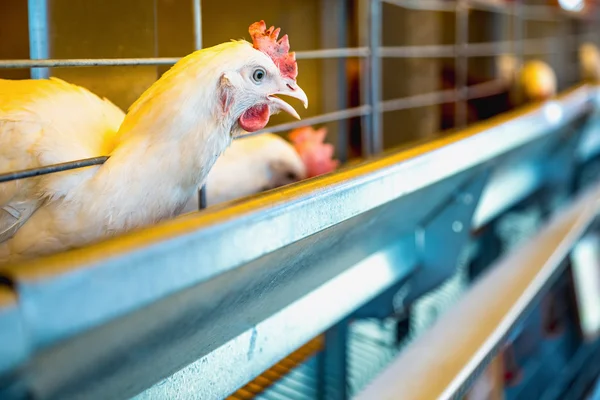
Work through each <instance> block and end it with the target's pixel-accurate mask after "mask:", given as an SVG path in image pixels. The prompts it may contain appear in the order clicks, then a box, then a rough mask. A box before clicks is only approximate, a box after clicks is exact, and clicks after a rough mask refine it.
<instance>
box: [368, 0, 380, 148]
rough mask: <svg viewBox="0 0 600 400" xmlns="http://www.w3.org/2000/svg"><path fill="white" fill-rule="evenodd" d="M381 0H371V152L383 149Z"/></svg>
mask: <svg viewBox="0 0 600 400" xmlns="http://www.w3.org/2000/svg"><path fill="white" fill-rule="evenodd" d="M381 9H382V4H381V0H371V4H370V11H371V14H370V18H369V47H370V48H371V55H370V57H369V58H370V64H371V69H370V74H371V78H370V82H371V96H370V97H371V106H372V114H371V124H372V128H371V135H372V137H371V150H370V151H371V154H377V153H380V152H382V151H383V123H382V118H383V116H382V113H381V109H380V103H381V81H382V76H381V75H382V68H381V57H380V55H379V48H380V47H381V45H382V43H381V25H382V23H383V18H382V14H381Z"/></svg>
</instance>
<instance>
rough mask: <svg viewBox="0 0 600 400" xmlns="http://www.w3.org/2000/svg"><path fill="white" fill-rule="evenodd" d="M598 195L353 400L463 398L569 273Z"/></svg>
mask: <svg viewBox="0 0 600 400" xmlns="http://www.w3.org/2000/svg"><path fill="white" fill-rule="evenodd" d="M599 198H600V186H595V187H594V188H592V189H590V190H589V191H588V192H586V193H585V194H583V195H581V196H580V197H579V198H578V199H577V200H576V201H574V202H573V204H570V205H569V206H568V208H567V209H565V210H562V212H561V213H559V214H558V215H557V216H555V217H554V218H553V219H552V221H551V222H550V223H549V224H548V225H547V226H546V227H545V228H544V229H542V231H541V232H540V233H539V234H538V235H536V237H535V238H533V239H532V240H530V241H528V242H527V243H526V244H525V245H523V246H521V247H520V248H519V249H518V250H516V251H513V252H511V253H510V254H508V255H507V256H506V257H504V258H503V259H502V260H500V261H499V262H498V263H496V265H495V266H494V267H493V268H492V269H491V270H490V272H489V273H488V274H486V275H485V276H483V277H482V278H481V279H480V280H479V281H477V282H476V283H475V284H474V286H473V287H472V288H471V289H470V290H469V291H468V292H467V293H466V294H465V295H464V297H463V298H462V299H461V300H459V303H458V304H457V305H456V306H455V307H453V308H452V309H451V310H450V311H448V312H447V313H446V314H445V315H443V316H442V317H441V318H440V319H439V320H438V322H437V323H436V324H435V325H434V327H433V328H432V329H431V330H430V331H428V332H427V333H425V334H424V335H423V336H421V337H420V338H419V339H417V340H416V341H415V342H413V344H412V345H410V346H409V347H408V348H407V349H406V350H405V351H404V352H403V353H402V354H401V355H400V356H399V357H398V358H397V359H396V360H395V361H394V362H393V363H392V364H391V365H390V366H389V367H388V368H387V369H386V370H385V371H384V373H382V374H381V375H380V376H379V377H378V378H376V379H375V381H374V382H373V383H372V384H371V385H369V386H368V387H367V389H365V390H364V391H363V392H361V393H360V394H359V395H358V396H357V397H356V398H357V399H372V398H378V399H393V398H397V397H396V396H397V394H398V393H402V397H403V399H425V398H427V399H429V398H436V399H437V398H439V399H447V398H454V396H461V395H462V394H464V390H465V389H466V388H467V387H466V386H465V385H466V383H467V382H469V381H470V380H471V378H472V377H473V376H474V375H475V374H476V372H477V371H478V369H479V367H480V366H481V365H482V364H484V365H485V363H486V361H487V360H488V359H489V357H490V356H491V355H493V354H494V353H495V351H496V350H497V348H498V346H499V345H500V344H501V343H502V341H503V339H505V338H506V337H507V335H508V333H509V331H510V329H511V328H512V327H513V326H514V325H515V323H516V322H517V321H518V320H519V319H520V318H522V317H523V315H525V313H526V312H527V310H528V309H529V308H530V307H531V305H532V304H534V303H535V300H536V298H539V296H540V295H541V294H543V293H544V291H545V290H546V289H547V288H548V286H549V284H551V283H552V282H553V279H554V278H555V277H556V276H557V275H558V273H559V272H561V271H563V270H564V266H565V263H564V262H563V260H564V259H565V257H567V256H568V254H569V250H570V249H571V248H572V247H573V246H574V245H575V244H576V242H577V240H578V239H579V238H580V237H581V236H582V235H583V234H584V233H585V232H586V230H587V229H588V228H589V227H590V225H591V224H592V222H593V221H594V220H595V218H596V217H597V215H598V212H599V211H600V202H599V200H598V199H599ZM472 321H477V323H476V324H473V323H471V322H472ZM433 370H436V371H438V373H437V374H436V379H435V380H432V379H430V377H431V375H430V374H431V371H433Z"/></svg>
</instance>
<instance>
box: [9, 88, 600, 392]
mask: <svg viewBox="0 0 600 400" xmlns="http://www.w3.org/2000/svg"><path fill="white" fill-rule="evenodd" d="M594 96H596V91H595V89H593V88H589V87H586V86H584V87H581V88H578V89H576V90H573V91H571V92H569V93H567V94H565V95H562V96H561V97H560V98H559V99H558V100H557V101H556V102H554V103H549V104H545V105H538V106H534V107H530V108H528V109H523V110H518V111H515V112H513V113H511V114H509V115H506V116H500V117H497V118H495V119H493V120H490V121H488V122H486V123H482V124H480V125H478V126H474V127H472V128H469V129H467V130H464V131H461V132H457V133H455V134H453V135H449V136H446V137H444V138H441V139H436V140H433V141H430V142H427V143H424V144H422V145H420V146H418V147H414V148H410V149H407V150H404V151H400V152H396V153H392V154H389V155H387V156H385V157H380V158H378V159H374V160H372V161H369V162H365V163H363V164H360V165H358V166H355V167H352V168H346V169H344V170H342V171H340V172H338V173H336V174H332V175H328V176H324V177H321V178H318V179H312V180H308V181H305V182H302V183H300V184H296V185H292V186H288V187H286V188H282V189H280V190H277V191H274V192H268V193H265V194H262V195H259V196H255V197H254V198H252V199H248V200H246V201H235V202H231V203H228V204H224V205H221V206H216V207H214V208H211V209H207V210H206V211H205V212H204V213H201V214H191V215H187V216H184V217H182V218H180V219H176V220H174V221H170V222H167V223H164V224H161V225H159V226H156V227H153V228H150V229H147V230H144V231H142V232H135V233H129V234H126V235H124V236H122V237H119V238H115V239H111V240H108V241H106V242H103V243H99V244H97V245H94V246H90V247H87V248H82V249H79V250H74V251H70V252H66V253H63V254H57V255H55V256H51V257H45V258H42V259H39V260H35V261H32V262H28V263H24V264H21V265H13V266H8V267H5V268H3V269H0V277H1V279H0V282H10V287H7V288H12V289H11V290H10V291H11V292H12V291H14V294H15V296H16V298H18V303H17V304H14V303H8V305H7V306H6V308H0V327H2V329H3V330H5V329H6V330H9V329H13V330H17V329H26V331H27V332H28V334H27V335H26V336H23V335H21V336H9V335H6V336H8V338H9V339H8V340H6V341H3V342H0V359H3V360H13V361H11V362H10V363H7V364H5V365H4V368H5V370H4V371H7V370H13V369H14V368H16V367H17V366H18V365H20V364H21V363H20V362H19V361H21V362H22V361H23V360H27V364H26V365H22V369H19V370H15V371H17V372H15V373H16V375H15V376H14V377H13V378H12V379H11V380H10V382H11V383H12V384H13V385H14V386H10V387H2V383H1V382H2V381H1V380H0V397H1V395H2V394H3V393H6V392H2V391H1V390H5V391H7V390H16V391H17V392H18V390H21V389H23V388H25V389H27V390H29V391H31V392H32V393H34V394H35V395H36V396H38V398H52V397H58V398H68V397H69V396H70V395H72V394H73V393H78V394H79V395H83V396H85V397H86V398H90V399H93V398H106V397H125V396H133V395H135V394H137V393H140V392H141V391H142V390H144V389H146V388H148V387H149V386H151V385H152V384H154V383H156V382H158V381H160V380H161V379H165V378H167V377H168V376H170V375H172V374H173V373H175V372H176V371H178V370H180V369H182V368H184V367H185V368H184V369H183V370H181V372H179V373H177V374H175V375H173V376H171V377H170V378H168V379H167V380H166V381H164V382H162V383H161V384H158V385H156V386H153V387H152V388H151V389H149V391H147V392H145V393H144V394H142V395H141V397H140V398H149V397H152V395H153V394H154V395H165V394H166V397H169V393H171V394H172V393H173V392H171V391H174V390H176V389H177V390H190V393H191V392H192V391H194V393H196V395H199V396H201V397H202V398H206V399H211V398H222V397H223V396H225V395H227V394H228V393H230V392H231V391H233V390H235V389H236V388H237V387H239V386H242V385H243V384H245V383H246V382H247V381H248V380H250V379H251V378H253V377H254V376H256V375H258V374H259V373H260V372H262V371H263V370H264V369H266V368H268V367H269V366H270V365H272V364H273V363H274V362H275V361H276V360H278V359H279V358H281V357H283V356H285V355H286V354H288V353H289V352H290V351H292V350H293V349H295V348H297V347H299V346H300V345H301V344H302V343H304V342H306V341H307V340H309V339H310V338H312V337H314V336H315V335H316V334H318V333H320V332H322V331H323V330H324V329H326V328H327V327H329V326H331V325H332V324H334V323H335V322H336V321H337V320H339V318H342V317H343V316H344V315H345V314H347V313H348V312H350V311H352V310H353V309H355V308H356V307H357V306H358V305H359V304H360V303H364V302H366V301H368V300H369V299H370V298H372V296H374V295H376V294H377V293H380V292H381V291H382V290H384V289H386V288H389V287H390V286H391V285H392V284H394V283H397V282H399V281H401V280H403V279H408V278H409V277H413V276H416V275H414V274H415V273H418V272H419V271H425V270H423V268H424V265H429V263H433V264H431V265H432V267H431V268H433V266H434V265H439V266H438V267H436V268H434V269H432V270H427V271H428V272H427V275H428V276H429V277H433V276H435V280H436V282H437V281H439V280H440V279H442V280H443V279H445V278H446V275H447V274H448V273H451V270H452V268H450V269H448V267H447V265H448V261H447V259H446V258H444V260H436V259H435V258H434V259H431V258H430V256H431V255H433V254H434V252H432V251H430V250H428V249H429V247H423V246H435V243H436V240H438V239H434V237H430V236H429V235H430V233H427V232H431V234H433V232H436V234H437V233H440V234H442V235H444V237H443V241H444V243H446V244H448V243H454V242H452V241H453V240H457V239H459V238H464V237H467V236H465V235H467V234H468V229H462V228H461V227H463V226H471V225H472V224H473V221H472V215H474V214H475V212H476V210H478V209H479V208H485V207H487V211H486V210H485V209H484V210H483V211H478V212H480V213H481V212H483V213H484V214H485V213H493V212H497V211H498V208H494V207H492V206H491V205H489V204H488V205H486V201H484V200H483V199H482V200H481V201H479V200H478V199H479V198H480V196H481V193H482V192H484V191H485V190H483V187H484V186H485V187H487V186H495V185H501V184H502V179H503V176H506V174H504V175H503V174H500V175H497V174H492V175H491V176H490V180H489V181H487V183H485V182H486V179H485V176H488V175H490V174H489V173H488V172H487V171H489V168H491V166H492V165H494V166H495V167H494V168H493V170H497V169H498V168H499V167H500V166H501V165H504V166H507V167H510V166H515V167H519V165H520V164H519V163H518V162H517V163H516V162H515V161H516V160H527V162H537V163H540V162H545V161H544V160H549V159H554V155H553V153H552V149H553V148H556V147H559V148H562V147H564V146H561V145H560V144H561V143H563V142H564V141H565V140H566V139H567V138H569V137H570V136H571V134H570V132H571V128H570V127H571V126H572V125H573V124H575V123H577V121H579V120H580V119H581V118H585V116H586V115H587V114H588V112H589V109H590V106H591V105H592V104H593V102H592V98H593V97H594ZM549 106H550V107H551V108H552V107H558V109H559V110H560V115H559V118H556V115H554V114H552V113H548V107H549ZM515 152H517V153H519V154H518V157H517V156H515V155H514V154H515ZM540 152H541V153H540ZM534 154H537V155H538V156H537V157H536V156H532V155H534ZM511 155H512V156H511ZM542 172H543V170H542V169H537V174H538V175H537V176H538V180H536V181H535V182H536V185H537V187H540V185H542V184H544V182H545V183H546V184H548V182H549V181H548V179H550V180H551V179H553V178H552V176H549V175H548V174H543V173H542ZM482 185H483V186H482ZM457 188H460V192H459V193H457ZM515 190H516V189H515ZM457 196H458V197H457ZM455 198H456V199H457V201H458V203H456V204H455V205H452V204H454V203H453V200H452V199H455ZM497 200H498V199H496V201H497ZM507 201H512V200H511V199H507ZM446 204H450V207H453V208H450V209H449V210H450V211H448V212H449V214H447V215H448V216H449V218H451V219H450V220H444V219H442V220H439V222H436V221H438V219H437V217H434V216H435V215H436V213H439V212H440V210H444V209H446ZM415 205H418V206H415ZM504 205H505V206H508V204H504ZM454 207H455V208H454ZM440 215H441V216H443V215H446V214H445V212H441V214H440ZM398 216H402V218H398ZM432 218H433V219H432ZM444 218H445V217H444ZM487 218H493V215H488V216H487ZM438 223H440V224H442V225H437V224H438ZM291 225H295V226H296V229H294V230H290V229H289V227H290V226H291ZM443 226H452V230H446V229H442V227H443ZM430 229H431V230H430ZM416 232H422V234H421V235H423V238H424V239H425V238H427V239H426V240H425V241H424V242H422V241H415V234H416ZM444 232H448V233H451V235H452V236H449V237H447V236H445V235H446V233H444ZM452 232H454V233H452ZM439 240H442V237H440V238H439ZM449 246H450V245H449ZM450 247H451V248H455V247H456V248H460V243H459V242H456V243H454V244H453V245H451V246H450ZM442 261H443V262H442ZM438 263H441V264H438ZM444 264H445V265H446V268H445V269H444V268H442V266H443V265H444ZM427 268H429V267H427ZM434 271H436V272H435V273H433V272H434ZM436 274H437V276H436ZM411 279H412V278H411ZM134 282H135V284H133V283H134ZM414 282H415V283H414V284H415V286H413V290H414V292H413V293H412V294H413V295H414V296H417V295H419V294H420V293H421V290H423V289H424V287H423V286H420V284H418V279H417V280H416V281H414ZM427 284H430V283H427ZM134 288H135V289H134ZM324 298H327V299H328V301H327V302H325V301H324V300H323V299H324ZM325 304H330V306H324V305H325ZM56 310H60V312H57V311H56ZM284 332H285V334H284ZM267 343H268V344H269V345H268V346H267ZM42 350H43V351H42ZM84 354H85V356H83V355H84ZM150 358H151V362H150ZM53 365H61V366H63V367H61V368H53V367H52V366H53ZM186 366H187V367H186ZM19 371H20V372H19ZM134 377H135V378H134ZM183 381H185V384H183ZM186 388H187V389H186ZM163 397H164V396H163Z"/></svg>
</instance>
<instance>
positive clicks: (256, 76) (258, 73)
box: [252, 68, 267, 83]
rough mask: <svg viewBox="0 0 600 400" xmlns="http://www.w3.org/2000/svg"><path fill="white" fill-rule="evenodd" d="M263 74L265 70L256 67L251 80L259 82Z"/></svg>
mask: <svg viewBox="0 0 600 400" xmlns="http://www.w3.org/2000/svg"><path fill="white" fill-rule="evenodd" d="M265 76H267V73H266V72H265V70H264V69H262V68H257V69H255V70H254V72H253V73H252V80H253V81H254V82H256V83H260V82H262V80H263V79H265Z"/></svg>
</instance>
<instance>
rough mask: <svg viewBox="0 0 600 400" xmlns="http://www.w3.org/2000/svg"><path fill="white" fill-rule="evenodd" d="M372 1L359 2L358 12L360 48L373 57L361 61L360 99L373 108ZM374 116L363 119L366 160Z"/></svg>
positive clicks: (362, 138) (362, 143)
mask: <svg viewBox="0 0 600 400" xmlns="http://www.w3.org/2000/svg"><path fill="white" fill-rule="evenodd" d="M371 1H372V0H359V3H358V4H359V10H358V18H359V22H358V30H359V32H358V35H359V37H358V40H359V46H365V47H369V50H370V52H371V55H370V56H369V57H366V58H364V59H362V60H361V62H360V98H361V103H362V104H363V105H370V106H373V97H372V96H373V93H372V90H371V89H372V82H371V79H372V73H371V70H372V55H373V52H374V51H375V49H373V48H372V47H371V42H370V20H371V16H370V11H371V7H370V5H371ZM373 114H374V109H371V112H370V113H369V114H368V115H365V116H363V117H362V119H361V151H362V156H363V157H364V158H367V157H369V156H370V155H371V154H372V152H371V149H372V147H373V146H372V145H371V142H372V138H373V134H372V131H373V123H372V120H373Z"/></svg>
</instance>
